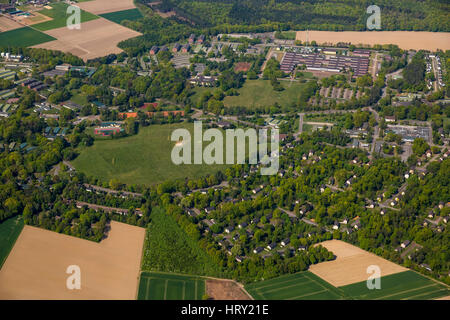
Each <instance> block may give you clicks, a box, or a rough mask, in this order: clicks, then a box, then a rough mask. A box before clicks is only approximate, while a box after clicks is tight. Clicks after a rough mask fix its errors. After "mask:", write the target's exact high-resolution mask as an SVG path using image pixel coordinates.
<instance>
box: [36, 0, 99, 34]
mask: <svg viewBox="0 0 450 320" xmlns="http://www.w3.org/2000/svg"><path fill="white" fill-rule="evenodd" d="M50 6H51V7H52V8H53V9H43V10H41V11H39V13H42V14H43V15H46V16H48V17H50V18H53V20H50V21H46V22H42V23H38V24H35V25H33V28H36V29H38V30H41V31H47V30H52V29H56V28H62V27H65V26H66V24H67V19H68V18H69V17H70V16H71V14H67V7H68V6H69V5H68V4H66V3H64V2H57V3H53V4H51V5H50ZM98 18H99V17H98V16H96V15H95V14H92V13H90V12H87V11H84V10H81V19H80V20H81V22H87V21H91V20H94V19H98Z"/></svg>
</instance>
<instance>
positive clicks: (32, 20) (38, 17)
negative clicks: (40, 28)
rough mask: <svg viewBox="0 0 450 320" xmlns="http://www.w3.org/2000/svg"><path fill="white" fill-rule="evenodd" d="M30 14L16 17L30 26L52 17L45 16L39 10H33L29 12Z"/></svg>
mask: <svg viewBox="0 0 450 320" xmlns="http://www.w3.org/2000/svg"><path fill="white" fill-rule="evenodd" d="M31 14H32V16H29V17H26V16H22V17H17V19H20V22H21V23H23V24H24V25H27V26H30V25H33V24H37V23H41V22H45V21H50V20H53V19H52V18H50V17H48V16H45V15H43V14H41V13H39V12H33V13H31Z"/></svg>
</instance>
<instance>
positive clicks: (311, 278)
mask: <svg viewBox="0 0 450 320" xmlns="http://www.w3.org/2000/svg"><path fill="white" fill-rule="evenodd" d="M245 289H246V290H247V291H248V292H249V293H250V294H251V295H252V296H253V297H254V298H255V299H260V300H322V299H326V300H336V299H355V300H403V299H405V300H410V299H416V300H428V299H436V298H440V297H444V296H448V295H450V290H449V288H448V287H447V286H445V285H444V284H441V283H438V282H437V281H434V280H431V279H428V278H426V277H424V276H422V275H420V274H418V273H417V272H414V271H404V272H400V273H396V274H392V275H389V276H385V277H382V278H381V289H379V290H378V289H372V290H369V289H368V288H367V283H366V281H362V282H358V283H354V284H350V285H347V286H343V287H338V288H336V287H334V286H332V285H331V284H329V283H327V282H326V281H324V280H322V279H321V278H319V277H317V276H316V275H314V274H313V273H311V272H308V271H306V272H300V273H296V274H291V275H285V276H281V277H278V278H274V279H270V280H265V281H260V282H255V283H252V284H249V285H247V286H245Z"/></svg>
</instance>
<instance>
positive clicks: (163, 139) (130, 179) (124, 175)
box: [73, 123, 226, 185]
mask: <svg viewBox="0 0 450 320" xmlns="http://www.w3.org/2000/svg"><path fill="white" fill-rule="evenodd" d="M177 128H187V129H188V130H190V131H191V136H192V139H194V137H193V134H192V131H193V124H186V123H182V124H170V125H169V124H167V125H151V126H149V127H143V128H141V129H140V130H139V133H138V134H137V135H134V136H131V137H126V138H121V139H111V140H110V139H108V140H97V141H95V143H94V145H93V146H91V147H88V148H86V147H85V148H83V149H80V152H81V153H80V155H79V156H78V158H76V159H75V160H74V161H73V165H74V166H75V168H76V169H77V170H78V171H81V172H84V173H85V174H87V175H91V176H94V177H97V178H99V179H101V180H103V181H106V182H108V181H110V180H111V179H112V178H116V179H118V180H119V181H120V182H122V183H128V184H133V183H137V184H145V185H151V184H155V183H159V182H163V181H166V180H168V179H181V178H185V177H188V178H200V177H204V176H207V175H209V174H214V173H215V172H217V171H218V170H220V169H223V168H224V167H225V166H226V165H206V164H202V165H195V164H191V165H188V164H181V165H175V164H173V163H172V160H171V152H172V149H173V146H174V145H175V143H174V142H172V141H171V140H170V137H171V134H172V132H173V131H174V130H175V129H177ZM207 144H208V143H206V142H205V143H204V144H203V146H204V147H205V146H206V145H207ZM224 145H225V142H224ZM192 150H193V147H192ZM192 159H193V158H192Z"/></svg>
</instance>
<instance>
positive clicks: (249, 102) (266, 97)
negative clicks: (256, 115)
mask: <svg viewBox="0 0 450 320" xmlns="http://www.w3.org/2000/svg"><path fill="white" fill-rule="evenodd" d="M280 82H281V84H282V85H283V87H284V88H285V90H283V91H275V90H273V88H272V85H271V84H270V81H269V80H247V81H246V82H245V84H244V86H243V87H242V88H240V89H239V96H232V97H230V96H229V97H225V99H224V104H225V106H226V107H234V106H241V107H247V108H258V107H266V106H273V105H274V104H275V103H278V104H280V105H290V104H292V103H295V102H297V101H298V99H299V97H300V89H301V88H302V87H303V86H304V84H303V83H300V82H295V81H294V82H290V81H284V80H281V81H280ZM213 90H214V88H195V90H194V91H195V94H194V95H193V96H192V97H191V99H192V101H194V103H198V101H199V99H200V97H201V95H202V93H203V92H205V91H211V92H212V91H213Z"/></svg>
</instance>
